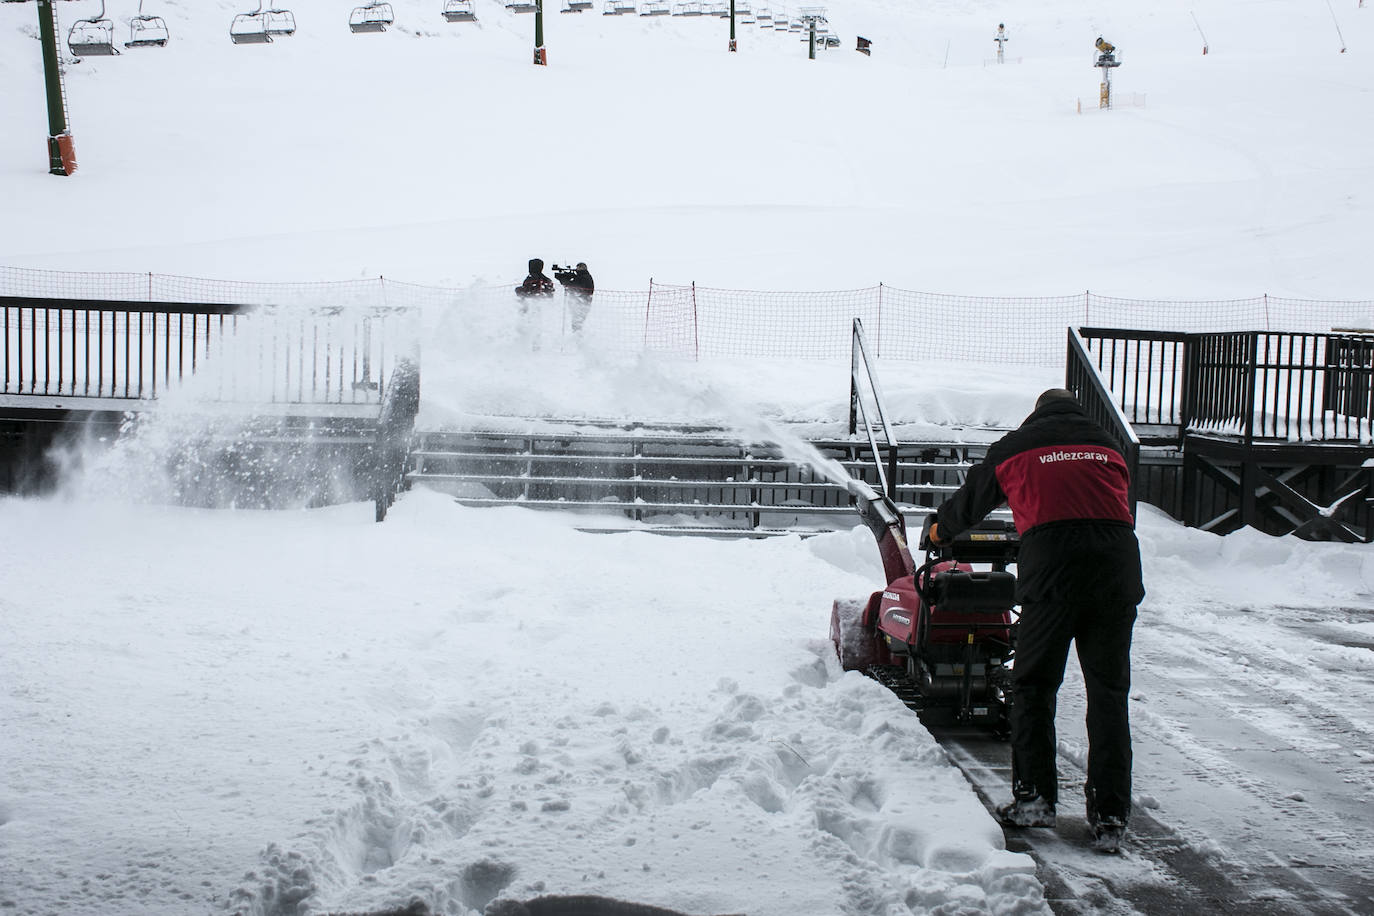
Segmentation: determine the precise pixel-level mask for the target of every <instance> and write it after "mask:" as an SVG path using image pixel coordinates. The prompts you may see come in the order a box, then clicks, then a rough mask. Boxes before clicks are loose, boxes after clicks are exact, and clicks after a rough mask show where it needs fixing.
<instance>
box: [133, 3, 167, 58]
mask: <svg viewBox="0 0 1374 916" xmlns="http://www.w3.org/2000/svg"><path fill="white" fill-rule="evenodd" d="M169 37H170V36H169V35H168V34H167V23H166V22H165V21H163V19H162V17H161V16H148V15H145V14H144V12H143V0H138V15H137V16H135V17H134V18H132V19H130V20H129V40H128V41H126V42H124V47H126V48H165V47H167V39H168V38H169Z"/></svg>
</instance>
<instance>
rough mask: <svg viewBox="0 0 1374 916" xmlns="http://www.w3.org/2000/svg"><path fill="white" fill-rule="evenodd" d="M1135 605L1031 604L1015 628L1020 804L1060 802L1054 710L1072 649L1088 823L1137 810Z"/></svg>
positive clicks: (1015, 765)
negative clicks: (1132, 698) (1079, 686)
mask: <svg viewBox="0 0 1374 916" xmlns="http://www.w3.org/2000/svg"><path fill="white" fill-rule="evenodd" d="M1135 615H1136V611H1135V607H1134V606H1133V605H1124V606H1123V605H1116V606H1105V607H1104V606H1102V605H1071V604H1058V603H1055V604H1049V603H1046V604H1026V605H1023V606H1022V608H1021V623H1020V626H1019V627H1018V628H1017V629H1018V633H1017V640H1016V656H1015V658H1016V660H1015V663H1014V664H1013V666H1012V687H1013V702H1012V709H1011V742H1012V774H1013V780H1014V784H1013V789H1014V791H1015V793H1016V796H1017V797H1018V798H1027V797H1031V796H1033V795H1035V794H1039V795H1040V796H1041V797H1042V798H1044V799H1045V800H1047V801H1049V802H1052V803H1054V802H1058V800H1059V771H1058V768H1057V767H1056V766H1055V754H1056V746H1057V745H1056V738H1055V732H1054V714H1055V703H1056V698H1057V696H1058V693H1059V685H1060V684H1062V683H1063V681H1064V665H1065V663H1066V662H1067V661H1068V657H1069V643H1070V642H1074V643H1076V644H1077V646H1078V661H1079V664H1080V665H1081V666H1082V668H1083V682H1084V686H1085V688H1086V690H1087V695H1088V716H1087V725H1088V781H1087V784H1086V785H1085V786H1084V791H1085V792H1086V793H1087V796H1088V812H1089V818H1090V819H1094V820H1095V819H1096V818H1097V817H1112V818H1120V819H1121V820H1122V822H1123V823H1124V822H1125V820H1126V818H1127V816H1128V815H1129V814H1130V810H1131V726H1130V713H1129V710H1128V709H1127V700H1128V695H1129V693H1130V689H1131V660H1130V655H1131V630H1132V628H1133V626H1134V625H1135Z"/></svg>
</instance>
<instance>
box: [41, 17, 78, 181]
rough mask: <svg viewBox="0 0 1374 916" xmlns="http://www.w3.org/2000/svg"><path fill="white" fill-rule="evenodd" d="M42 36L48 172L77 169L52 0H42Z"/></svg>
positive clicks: (61, 173)
mask: <svg viewBox="0 0 1374 916" xmlns="http://www.w3.org/2000/svg"><path fill="white" fill-rule="evenodd" d="M38 36H39V43H40V44H41V45H42V46H43V80H44V84H45V86H46V88H47V94H48V173H49V174H50V175H70V174H71V173H72V172H75V171H76V149H75V147H74V146H73V145H72V135H71V131H69V130H68V129H67V96H66V93H65V92H64V91H63V88H62V67H61V64H60V63H59V62H58V58H57V12H56V11H55V10H54V9H53V5H52V0H38Z"/></svg>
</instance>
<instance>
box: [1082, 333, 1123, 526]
mask: <svg viewBox="0 0 1374 916" xmlns="http://www.w3.org/2000/svg"><path fill="white" fill-rule="evenodd" d="M1064 387H1065V388H1067V389H1069V390H1070V391H1072V392H1073V393H1074V394H1075V395H1076V396H1077V397H1078V401H1079V403H1080V404H1082V405H1083V408H1084V410H1086V411H1087V413H1088V415H1089V416H1090V417H1092V418H1093V419H1094V420H1096V421H1097V422H1098V423H1101V424H1102V425H1103V426H1104V427H1106V428H1107V430H1108V431H1109V432H1111V433H1112V434H1114V435H1115V436H1116V438H1117V441H1118V442H1119V443H1120V444H1121V455H1122V457H1123V458H1125V459H1126V469H1127V472H1128V473H1129V474H1130V489H1129V491H1128V493H1127V500H1128V502H1129V504H1130V507H1131V515H1135V509H1136V487H1137V484H1136V478H1137V477H1138V476H1139V471H1140V437H1139V436H1137V435H1136V432H1135V429H1134V427H1132V426H1131V421H1130V420H1128V419H1127V418H1126V413H1125V411H1123V410H1122V409H1121V405H1120V404H1118V403H1117V402H1116V398H1115V397H1113V396H1112V391H1111V388H1110V387H1109V386H1108V385H1107V383H1106V382H1105V381H1104V380H1103V378H1102V376H1101V374H1100V372H1099V371H1098V368H1097V366H1095V365H1094V364H1093V361H1092V358H1091V356H1090V354H1089V353H1088V345H1087V343H1086V342H1085V341H1084V339H1083V335H1082V334H1080V333H1079V331H1078V329H1077V328H1072V327H1071V328H1069V345H1068V356H1067V358H1066V359H1065V361H1064Z"/></svg>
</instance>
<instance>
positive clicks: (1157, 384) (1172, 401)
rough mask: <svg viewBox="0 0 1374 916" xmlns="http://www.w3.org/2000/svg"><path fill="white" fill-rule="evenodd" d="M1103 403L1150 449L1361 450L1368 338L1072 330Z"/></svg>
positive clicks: (1372, 343) (1367, 428)
mask: <svg viewBox="0 0 1374 916" xmlns="http://www.w3.org/2000/svg"><path fill="white" fill-rule="evenodd" d="M1075 337H1076V338H1077V339H1078V340H1080V341H1081V343H1082V348H1083V350H1084V353H1083V354H1081V355H1079V356H1078V357H1077V358H1078V359H1079V360H1080V362H1081V363H1082V365H1083V366H1091V367H1092V368H1093V369H1094V372H1095V374H1096V376H1097V378H1098V379H1099V380H1100V381H1101V384H1102V386H1103V387H1104V388H1105V389H1106V391H1107V392H1108V393H1109V399H1110V400H1111V401H1112V402H1113V403H1114V404H1115V405H1116V406H1117V407H1118V408H1119V409H1120V410H1121V412H1122V414H1123V415H1124V416H1125V417H1126V418H1127V420H1128V421H1129V422H1130V423H1131V424H1132V425H1133V426H1134V427H1135V428H1136V429H1137V430H1138V431H1139V432H1140V433H1141V440H1142V441H1144V442H1146V443H1149V444H1161V443H1166V442H1172V443H1174V444H1178V443H1181V442H1182V438H1183V435H1184V434H1185V433H1186V432H1190V431H1191V432H1196V433H1203V434H1210V435H1219V436H1225V437H1229V438H1234V439H1238V440H1240V441H1243V442H1245V443H1247V444H1253V443H1255V442H1256V441H1277V442H1306V443H1324V442H1330V443H1368V442H1370V441H1371V420H1372V419H1374V384H1372V383H1374V336H1370V335H1361V334H1315V333H1298V332H1277V331H1239V332H1227V333H1215V334H1173V333H1161V332H1155V331H1132V330H1122V329H1105V328H1080V329H1077V331H1071V332H1070V341H1071V345H1070V362H1071V363H1072V362H1073V360H1074V359H1075V358H1076V357H1075V355H1074V352H1073V350H1074V348H1073V346H1072V341H1073V339H1075Z"/></svg>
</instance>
